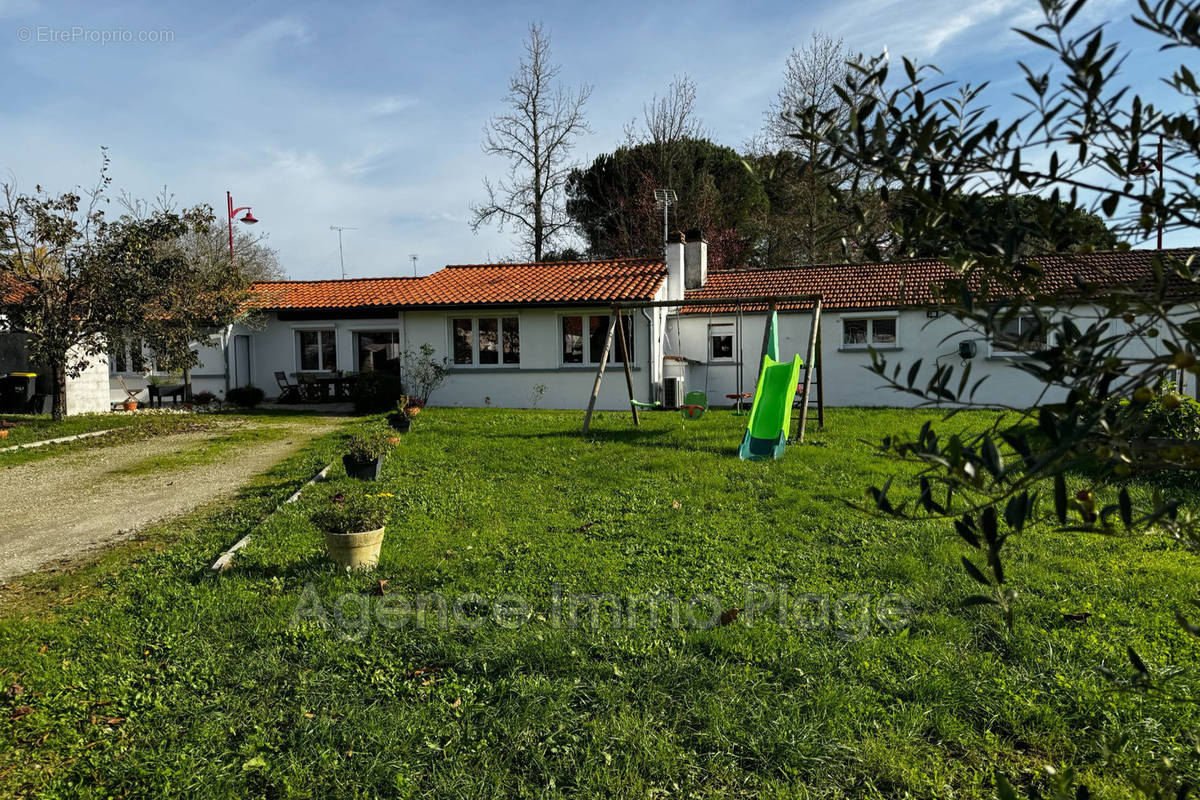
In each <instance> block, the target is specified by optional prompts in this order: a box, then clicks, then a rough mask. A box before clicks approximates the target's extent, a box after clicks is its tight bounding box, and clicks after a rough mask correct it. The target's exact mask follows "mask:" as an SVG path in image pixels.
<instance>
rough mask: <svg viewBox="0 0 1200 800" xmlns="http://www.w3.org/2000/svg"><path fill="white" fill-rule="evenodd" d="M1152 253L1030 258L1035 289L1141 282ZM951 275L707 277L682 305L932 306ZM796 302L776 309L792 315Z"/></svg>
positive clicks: (697, 309)
mask: <svg viewBox="0 0 1200 800" xmlns="http://www.w3.org/2000/svg"><path fill="white" fill-rule="evenodd" d="M1155 252H1156V251H1154V250H1129V251H1125V252H1117V251H1112V252H1101V253H1088V254H1075V255H1072V254H1059V255H1046V256H1040V257H1038V258H1037V259H1031V260H1030V261H1031V263H1036V264H1037V265H1038V266H1039V267H1040V268H1041V269H1042V271H1043V275H1042V278H1041V280H1040V288H1041V290H1042V291H1044V292H1046V293H1048V294H1058V295H1060V296H1062V297H1064V298H1070V297H1072V296H1074V297H1078V296H1080V294H1081V291H1080V289H1079V286H1078V284H1077V283H1076V280H1077V279H1078V280H1079V281H1082V282H1083V283H1085V284H1094V285H1096V286H1097V287H1100V288H1103V287H1105V286H1118V285H1121V286H1133V287H1136V286H1137V285H1139V284H1142V283H1147V282H1148V281H1149V279H1150V276H1151V264H1150V262H1151V258H1152V257H1153V256H1154V254H1155ZM1166 252H1168V253H1170V254H1172V255H1174V256H1176V257H1180V258H1184V259H1186V258H1188V257H1189V256H1193V255H1198V256H1200V250H1197V249H1179V250H1169V251H1166ZM953 277H954V273H953V272H952V270H951V269H950V268H949V267H947V266H946V265H945V264H943V263H942V262H940V261H936V260H932V259H930V260H922V261H904V262H895V263H887V264H834V265H826V266H816V267H794V268H790V269H770V270H741V271H731V272H710V273H709V274H708V282H707V283H706V284H705V285H704V288H702V289H696V290H692V291H689V292H687V297H688V299H704V298H706V297H711V298H714V299H715V298H728V297H754V296H758V297H762V296H764V295H773V294H778V295H783V294H821V295H823V297H824V301H823V305H824V307H825V308H827V309H871V308H897V307H905V306H928V305H934V304H935V303H934V292H933V287H934V286H940V285H942V284H944V283H945V282H946V281H947V280H949V279H951V278H953ZM1170 291H1171V293H1172V295H1174V296H1176V297H1193V298H1194V297H1196V296H1197V295H1200V287H1197V286H1196V285H1195V284H1192V283H1190V282H1187V281H1184V280H1182V279H1179V278H1173V279H1172V282H1171V287H1170ZM799 307H800V304H797V303H791V304H781V305H780V308H784V309H795V308H799ZM734 309H735V306H734V305H733V304H731V303H713V304H712V305H711V306H710V305H703V306H689V307H687V308H685V309H683V313H685V314H708V313H723V312H731V311H733V310H734ZM762 309H763V306H761V305H760V306H757V307H752V306H749V305H746V306H742V310H743V311H753V310H762Z"/></svg>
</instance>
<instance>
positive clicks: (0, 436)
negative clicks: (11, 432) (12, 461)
mask: <svg viewBox="0 0 1200 800" xmlns="http://www.w3.org/2000/svg"><path fill="white" fill-rule="evenodd" d="M7 438H8V428H0V442H3V441H4V440H5V439H7Z"/></svg>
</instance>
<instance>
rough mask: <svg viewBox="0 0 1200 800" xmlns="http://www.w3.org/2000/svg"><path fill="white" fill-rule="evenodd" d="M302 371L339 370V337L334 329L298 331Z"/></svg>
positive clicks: (297, 338) (297, 340)
mask: <svg viewBox="0 0 1200 800" xmlns="http://www.w3.org/2000/svg"><path fill="white" fill-rule="evenodd" d="M296 347H297V349H298V354H297V358H296V363H297V364H299V365H300V366H299V371H300V372H335V371H337V368H338V367H337V337H336V333H335V331H333V330H325V329H322V330H311V331H296Z"/></svg>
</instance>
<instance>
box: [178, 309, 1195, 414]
mask: <svg viewBox="0 0 1200 800" xmlns="http://www.w3.org/2000/svg"><path fill="white" fill-rule="evenodd" d="M588 313H594V314H607V313H608V309H606V308H604V307H595V308H592V309H564V308H553V309H552V308H547V309H522V310H517V311H514V310H511V309H506V310H494V311H488V310H486V309H485V310H479V311H470V312H467V311H458V312H453V311H411V312H406V313H404V314H398V315H396V316H395V317H387V318H376V319H369V320H362V319H338V320H323V321H312V322H301V321H280V320H278V319H276V318H274V317H272V318H271V319H270V321H269V322H268V324H267V325H266V326H265V327H263V328H259V329H247V328H244V327H242V326H235V327H234V329H233V331H232V333H233V334H235V335H236V334H245V335H249V336H250V337H251V340H250V342H251V370H250V373H251V375H252V382H253V384H254V385H256V386H259V387H260V388H262V389H263V390H264V391H265V392H266V393H267V396H268V397H274V396H276V395H277V394H278V390H277V388H276V383H275V377H274V373H275V371H276V370H280V371H284V372H286V373H287V374H288V376H289V378H291V379H292V380H294V379H295V378H294V375H295V372H296V369H297V368H298V366H299V365H298V349H297V344H296V332H297V331H298V330H301V329H306V328H307V329H313V328H322V329H327V330H333V331H335V336H336V342H337V351H338V353H337V358H338V367H339V368H340V369H344V370H352V369H357V368H358V365H357V364H355V363H354V359H355V352H354V332H355V331H362V330H385V329H389V328H391V329H396V330H398V331H399V333H400V341H401V346H402V347H403V348H406V349H408V350H411V351H414V352H415V351H417V350H418V349H419V348H420V346H421V345H422V344H424V343H429V344H430V345H432V346H433V348H434V351H435V358H442V357H443V356H448V355H450V354H451V345H450V336H451V334H450V322H449V320H450V319H452V318H453V317H455V316H475V317H478V316H488V315H491V314H494V315H496V316H512V315H514V314H515V315H517V316H518V317H519V318H520V320H521V323H520V324H521V364H520V365H519V366H486V367H471V366H455V367H454V368H453V371H452V373H451V375H450V377H449V378H448V379H447V380H446V382H445V383H444V384H443V385H442V386H441V387H440V388H439V389H438V390H437V391H436V392H435V393H434V394H433V396H432V397H431V402H432V403H433V404H435V405H447V406H487V405H491V406H496V407H505V408H509V407H511V408H527V407H529V406H530V405H531V404H532V403H533V402H534V398H535V395H536V390H535V387H537V386H538V385H539V384H541V385H544V386H545V387H546V390H545V392H544V393H543V394H542V395H541V396H540V398H539V399H538V400H537V405H538V407H539V408H566V409H581V408H584V407H586V405H587V401H588V398H589V397H590V396H591V391H592V385H593V382H594V379H595V367H596V365H595V364H583V365H578V366H577V365H564V364H562V363H561V361H562V359H561V352H560V350H561V346H562V341H561V329H560V318H561V317H562V316H563V315H565V314H588ZM649 313H650V316H651V317H652V318H656V317H658V316H659V315H658V314H656V313H655V311H653V310H652V311H650V312H649ZM1095 313H1096V311H1095V309H1093V308H1090V307H1076V308H1073V309H1072V310H1071V314H1072V315H1073V316H1074V317H1075V318H1078V319H1080V320H1081V321H1085V320H1087V319H1088V317H1089V316H1094V315H1095ZM1186 315H1187V316H1191V315H1192V312H1187V314H1186ZM661 316H662V319H664V320H665V328H663V327H662V326H660V329H659V330H658V331H657V332H654V333H652V325H651V324H650V323H649V322H648V321H647V319H646V315H645V314H643V313H642V312H641V311H640V310H639V311H636V312H634V325H635V331H634V360H633V367H634V372H633V380H634V392H635V394H636V396H637V398H638V399H639V400H648V399H652V398H655V397H656V396H657V395H656V394H655V391H656V389H657V386H658V385H659V382H660V381H661V356H662V354H663V351H665V354H667V355H683V356H685V357H687V358H688V359H691V360H693V361H695V362H699V363H695V364H692V365H690V366H689V367H688V370H687V388H688V389H689V390H691V389H702V390H703V389H705V388H706V387H705V380H706V373H707V392H708V396H709V402H710V403H711V404H712V405H715V406H719V405H726V404H729V403H730V402H731V401H729V400H727V399H726V398H725V395H727V394H731V393H733V392H735V391H736V390H737V388H738V386H737V379H736V366H735V365H736V359H734V360H729V361H710V359H709V354H708V326H709V325H710V323H711V324H720V323H730V324H735V323H736V317H735V316H734V315H733V314H725V315H715V316H713V317H711V318H710V317H709V316H708V315H703V314H689V315H683V316H677V315H670V316H667V315H666V314H665V313H664V314H662V315H661ZM864 316H865V317H892V318H895V319H896V322H897V338H898V341H897V344H896V346H895V347H891V348H883V347H878V348H877V350H878V351H879V352H880V353H881V355H883V356H884V357H886V359H887V360H888V363H889V365H895V364H900V365H902V372H901V374H902V375H906V374H907V369H908V367H909V366H910V365H911V364H912V363H913V362H914V361H916V360H917V359H921V360H922V362H923V364H922V368H921V372H920V376H919V382H920V384H921V385H922V386H923V385H924V382H925V381H927V380H928V379H929V377H930V376H931V375H932V373H933V370H934V369H935V365H936V364H937V363H949V364H952V365H953V366H955V368H956V379H955V380H957V374H958V373H957V370H958V369H961V366H962V360H961V359H960V358H959V356H958V343H959V342H960V341H963V340H972V341H974V342H975V343H976V349H977V355H976V356H975V358H973V359H972V360H971V364H972V376H973V378H972V380H977V379H979V378H982V377H984V376H988V377H987V380H986V381H985V382H984V383H983V384H982V387H981V389H980V394H979V395H978V396H977V397H976V399H977V400H979V401H982V402H984V403H987V404H991V405H997V406H1002V405H1009V406H1017V407H1024V406H1028V405H1030V404H1031V403H1034V402H1036V401H1038V400H1039V394H1038V392H1039V391H1040V390H1041V388H1042V387H1041V384H1040V383H1039V382H1038V381H1037V380H1035V379H1034V378H1033V377H1031V376H1029V375H1027V374H1025V373H1024V372H1021V371H1020V370H1018V369H1016V368H1015V367H1014V366H1013V360H1012V359H1011V358H1010V357H1008V356H999V355H993V353H992V350H991V345H990V343H989V342H988V340H987V337H986V336H984V335H983V333H982V332H981V331H979V330H972V329H966V328H964V326H963V324H962V323H960V322H958V321H957V320H955V319H954V318H953V317H951V316H949V315H946V314H941V315H939V316H937V317H935V318H929V317H927V315H926V312H925V311H924V310H905V311H900V312H897V311H895V310H891V311H887V310H883V311H875V312H869V313H866V312H864V313H859V312H840V311H827V312H826V313H825V314H824V322H823V326H822V332H823V341H822V358H823V372H824V379H825V402H826V405H828V406H833V407H836V406H911V405H916V404H918V403H919V402H920V400H919V399H918V398H916V397H913V396H911V395H907V394H904V393H901V392H897V391H894V390H892V389H889V388H886V387H885V386H884V384H883V381H882V379H880V378H879V377H877V376H876V375H874V374H873V373H872V372H870V371H868V369H867V367H868V366H869V365H870V363H871V358H870V355H869V353H868V352H867V351H866V349H865V348H850V347H845V346H843V344H842V322H843V320H845V319H851V318H862V317H864ZM765 321H766V315H765V314H746V315H745V316H744V318H743V326H742V328H743V329H742V337H741V342H740V348H738V344H739V343H735V348H738V349H740V352H741V353H742V358H743V362H744V366H743V376H742V385H741V390H742V391H744V392H747V393H753V392H754V388H755V385H754V384H755V381H756V379H757V375H758V364H759V359H760V353H761V348H762V338H763V326H764V324H765ZM1081 324H1082V323H1081ZM809 326H810V317H809V315H808V314H807V313H782V314H780V324H779V346H780V355H781V357H783V358H790V357H791V355H793V354H795V353H799V354H800V355H801V357H802V358H803V357H806V355H807V346H808V339H809ZM664 330H665V333H666V339H667V344H666V346H665V348H662V350H660V345H659V341H660V336H661V334H662V332H663V331H664ZM735 330H736V326H735ZM230 341H231V342H232V338H231V340H230ZM1156 348H1161V344H1160V343H1158V342H1157V341H1153V340H1152V341H1149V342H1147V343H1146V344H1145V347H1144V348H1143V349H1144V351H1145V353H1147V354H1149V353H1154V352H1157V350H1156ZM1131 354H1132V353H1131ZM212 357H213V358H215V359H218V364H217V366H219V367H220V369H217V368H215V367H212V366H210V365H209V364H208V362H207V361H206V363H205V366H204V367H202V368H200V369H198V370H197V373H202V374H209V373H211V374H214V375H215V374H218V373H220V374H222V375H223V372H222V370H223V366H224V365H223V363H222V362H221V361H220V360H219V359H221V353H220V351H219V350H214V351H213V353H212ZM230 361H231V364H230V370H231V373H232V374H237V364H236V358H235V357H234V354H233V350H232V349H231V351H230ZM889 369H890V367H889ZM214 380H215V379H214ZM1189 380H1190V383H1189V384H1188V385H1187V386H1186V387H1185V389H1186V390H1187V391H1188V392H1189V393H1195V391H1196V386H1195V379H1194V378H1189ZM198 385H199V384H198ZM221 388H223V385H222V387H221ZM1061 399H1062V396H1061V393H1060V394H1050V395H1048V396H1046V397H1043V398H1041V400H1042V401H1043V402H1053V401H1057V400H1061ZM597 408H600V409H607V410H623V409H626V408H628V399H627V393H626V388H625V377H624V374H623V370H622V368H621V365H620V364H612V363H610V364H609V365H608V367H607V369H606V372H605V378H604V382H603V384H602V386H601V392H600V396H599V399H598V401H597Z"/></svg>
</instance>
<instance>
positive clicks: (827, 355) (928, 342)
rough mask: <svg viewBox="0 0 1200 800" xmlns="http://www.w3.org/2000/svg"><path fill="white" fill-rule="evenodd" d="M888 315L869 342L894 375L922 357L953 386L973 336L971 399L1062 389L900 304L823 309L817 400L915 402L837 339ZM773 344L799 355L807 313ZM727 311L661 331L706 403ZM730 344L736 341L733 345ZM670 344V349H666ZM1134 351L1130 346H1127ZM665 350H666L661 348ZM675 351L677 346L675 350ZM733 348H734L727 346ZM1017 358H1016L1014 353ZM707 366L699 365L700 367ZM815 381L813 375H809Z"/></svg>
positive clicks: (968, 332) (745, 336)
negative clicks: (892, 326) (887, 326)
mask: <svg viewBox="0 0 1200 800" xmlns="http://www.w3.org/2000/svg"><path fill="white" fill-rule="evenodd" d="M1069 313H1071V315H1072V317H1073V318H1074V319H1077V320H1079V321H1080V322H1079V324H1080V327H1084V326H1085V325H1086V323H1087V320H1088V319H1089V318H1090V319H1095V317H1096V314H1097V313H1098V311H1097V310H1096V309H1095V308H1094V307H1089V306H1079V307H1075V308H1072V309H1070V312H1069ZM1192 315H1193V313H1192V312H1190V311H1189V312H1184V313H1183V314H1182V317H1183V318H1185V319H1186V318H1190V317H1191V316H1192ZM887 316H892V317H895V318H896V321H897V329H896V330H897V339H898V341H897V343H896V346H895V347H890V348H885V347H883V346H877V348H876V349H877V351H878V352H879V353H880V355H882V356H883V357H884V358H886V359H887V362H888V365H889V366H888V371H889V374H890V372H891V370H892V369H893V368H894V366H895V365H896V364H900V365H901V372H900V375H901V379H902V380H906V379H907V378H906V376H907V371H908V368H909V367H910V366H911V365H912V364H913V363H914V362H915V361H916V360H917V359H921V360H922V366H921V370H920V372H919V376H918V385H919V386H921V387H923V386H924V385H925V382H926V381H928V380H929V378H930V377H931V376H932V375H933V372H934V370H935V369H936V366H935V365H936V364H938V363H941V364H950V365H952V366H954V367H955V375H954V380H953V381H952V385H953V387H954V388H957V380H958V376H959V374H961V373H960V370H961V368H962V364H963V361H962V359H961V358H960V357H959V356H958V343H959V342H960V341H965V340H969V341H974V342H975V343H976V353H977V354H976V356H975V357H974V358H973V359H971V383H972V384H973V383H974V382H975V381H976V380H978V379H980V378H983V377H984V376H987V380H986V381H984V382H983V384H981V386H980V388H979V390H978V394H977V395H976V397H975V400H976V401H977V402H981V403H985V404H989V405H995V406H1015V407H1027V406H1029V405H1031V404H1033V403H1035V402H1039V400H1040V402H1057V401H1061V400H1062V399H1063V397H1064V393H1063V392H1062V391H1061V390H1057V391H1052V392H1050V393H1049V394H1047V395H1046V396H1044V397H1043V396H1041V395H1040V394H1039V393H1040V392H1041V390H1042V384H1041V382H1040V381H1038V380H1037V379H1035V378H1034V377H1033V376H1031V375H1028V374H1027V373H1025V372H1023V371H1021V370H1019V369H1018V368H1016V367H1015V366H1014V363H1016V360H1017V359H1014V358H1013V357H1012V356H1010V355H1001V354H993V352H992V348H991V344H990V342H989V341H988V339H987V337H986V336H985V335H984V333H983V331H981V330H979V329H977V328H969V327H966V326H964V324H963V323H961V322H959V321H958V320H956V319H955V318H954V317H952V316H950V315H948V314H940V315H938V316H937V317H934V318H930V317H928V316H927V315H926V312H925V311H924V310H916V311H913V310H906V311H901V312H897V311H895V310H891V311H886V310H884V311H872V312H850V311H846V312H841V311H827V312H825V314H824V315H823V322H822V329H821V330H822V347H821V353H822V358H823V361H822V371H823V374H824V379H825V404H826V405H828V406H912V405H916V404H918V403H920V402H921V401H920V399H919V398H916V397H914V396H912V395H909V394H906V393H902V392H898V391H895V390H893V389H891V388H888V387H887V386H886V385H885V383H884V381H883V379H882V378H880V377H879V376H877V375H875V374H874V373H873V372H871V371H869V370H868V369H867V368H868V367H869V366H870V365H871V356H870V354H869V353H868V352H867V351H866V349H865V348H852V347H846V346H843V344H842V322H843V320H845V319H855V318H857V319H861V318H863V317H887ZM779 319H780V323H779V349H780V357H781V358H785V359H786V358H791V356H792V355H794V354H796V353H799V354H800V356H801V358H806V356H807V347H808V335H809V329H810V326H811V318H810V316H809V315H808V314H807V313H803V314H796V313H781V314H780V316H779ZM733 322H735V317H734V315H732V314H728V315H715V316H713V317H712V318H711V320H710V318H709V317H708V316H707V315H699V314H689V315H685V316H683V317H673V318H672V319H671V320H670V321H669V323H668V329H667V330H668V337H669V338H670V340H671V341H672V342H674V341H675V340H676V330H677V328H676V326H677V325H679V326H680V330H681V331H682V337H681V338H680V341H681V343H682V352H680V353H678V354H680V355H683V356H686V357H687V358H689V359H693V360H696V361H701V362H704V363H703V364H694V365H691V366H689V368H688V375H687V383H688V389H689V390H690V389H704V381H705V370H706V369H707V370H708V396H709V402H710V403H711V404H712V405H724V404H728V403H729V402H730V401H728V400H726V399H725V395H726V394H731V393H733V392H734V391H735V390H736V377H735V375H736V368H735V366H734V365H733V364H734V362H731V361H724V362H721V361H717V362H710V361H709V359H708V339H707V331H708V326H709V325H710V323H711V324H720V323H733ZM765 322H766V315H765V314H747V315H745V316H744V318H743V332H742V342H741V352H742V356H743V360H744V366H743V380H742V391H744V392H748V393H753V392H754V389H755V386H754V384H755V380H756V378H757V375H758V364H759V361H760V358H761V352H762V337H763V326H764V324H765ZM1122 327H1123V323H1119V322H1118V323H1116V324H1115V325H1114V326H1113V328H1112V332H1113V333H1119V332H1120V329H1121V328H1122ZM735 348H737V345H736V344H735ZM672 349H673V348H672ZM1135 351H1136V352H1135ZM669 352H670V351H669ZM675 352H678V351H675ZM735 352H736V349H735ZM1161 352H1163V348H1162V345H1161V342H1159V341H1158V340H1147V341H1146V342H1144V343H1142V344H1141V345H1138V344H1134V345H1132V347H1131V348H1130V349H1128V350H1127V351H1126V353H1127V355H1128V356H1135V355H1149V354H1159V353H1161ZM1018 358H1019V357H1018ZM705 365H707V366H705ZM814 381H815V377H814ZM1184 389H1185V390H1186V391H1187V392H1189V393H1191V394H1193V395H1195V394H1196V391H1197V387H1196V381H1195V378H1194V377H1191V376H1189V382H1188V383H1187V385H1186V386H1185V387H1184Z"/></svg>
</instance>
